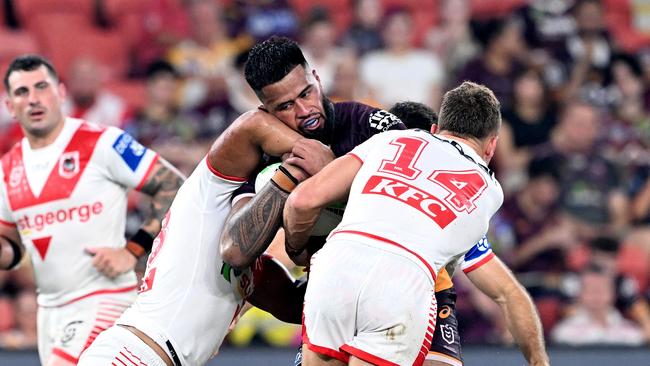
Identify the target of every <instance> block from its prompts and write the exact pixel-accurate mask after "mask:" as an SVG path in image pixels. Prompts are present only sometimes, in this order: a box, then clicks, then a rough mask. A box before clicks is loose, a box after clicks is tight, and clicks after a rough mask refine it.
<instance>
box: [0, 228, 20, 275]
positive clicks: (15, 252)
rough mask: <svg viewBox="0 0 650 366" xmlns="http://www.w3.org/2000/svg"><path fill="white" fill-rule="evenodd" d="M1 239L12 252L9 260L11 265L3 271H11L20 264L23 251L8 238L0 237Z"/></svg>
mask: <svg viewBox="0 0 650 366" xmlns="http://www.w3.org/2000/svg"><path fill="white" fill-rule="evenodd" d="M2 237H3V238H4V239H5V240H6V241H7V243H9V246H10V247H11V251H12V252H13V255H14V257H13V259H12V260H11V263H9V266H8V267H7V268H5V269H7V270H9V269H13V268H15V267H16V266H17V265H18V263H20V261H21V259H23V250H22V249H21V246H20V244H18V243H16V242H15V241H13V240H11V239H10V238H9V237H6V236H4V235H2Z"/></svg>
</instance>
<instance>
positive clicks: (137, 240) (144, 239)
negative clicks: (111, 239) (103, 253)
mask: <svg viewBox="0 0 650 366" xmlns="http://www.w3.org/2000/svg"><path fill="white" fill-rule="evenodd" d="M153 240H154V237H153V236H151V234H149V233H148V232H146V231H145V230H143V229H140V230H138V231H137V232H136V233H135V234H134V235H133V236H132V237H131V238H130V239H129V241H128V242H127V243H126V246H125V249H126V250H128V251H129V252H130V253H131V254H133V256H135V258H136V259H137V258H140V257H142V256H144V255H145V254H147V252H150V251H151V247H152V246H153Z"/></svg>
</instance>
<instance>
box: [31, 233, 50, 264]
mask: <svg viewBox="0 0 650 366" xmlns="http://www.w3.org/2000/svg"><path fill="white" fill-rule="evenodd" d="M51 240H52V237H51V236H47V237H45V238H40V239H32V243H34V247H36V250H37V251H38V254H40V255H41V259H42V260H45V255H47V250H48V249H49V248H50V241H51Z"/></svg>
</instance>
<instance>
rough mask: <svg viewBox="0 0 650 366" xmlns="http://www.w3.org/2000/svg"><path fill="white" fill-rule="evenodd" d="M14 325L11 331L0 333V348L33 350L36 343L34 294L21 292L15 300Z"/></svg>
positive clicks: (36, 306) (35, 304)
mask: <svg viewBox="0 0 650 366" xmlns="http://www.w3.org/2000/svg"><path fill="white" fill-rule="evenodd" d="M14 304H15V314H16V325H15V326H14V328H13V329H11V330H8V331H5V332H1V333H0V348H4V349H11V350H27V349H28V350H35V349H36V346H37V342H38V338H37V336H36V312H37V310H38V305H37V303H36V294H35V293H34V292H32V291H21V292H20V293H19V294H18V296H17V297H16V300H15V302H14Z"/></svg>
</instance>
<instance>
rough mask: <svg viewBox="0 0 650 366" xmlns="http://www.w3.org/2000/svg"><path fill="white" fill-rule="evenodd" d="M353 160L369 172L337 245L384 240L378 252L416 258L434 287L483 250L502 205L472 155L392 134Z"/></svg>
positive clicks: (421, 135) (431, 140) (361, 176)
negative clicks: (359, 238)
mask: <svg viewBox="0 0 650 366" xmlns="http://www.w3.org/2000/svg"><path fill="white" fill-rule="evenodd" d="M350 154H351V155H352V156H354V157H356V158H358V159H359V160H360V161H361V162H362V163H363V165H362V167H361V169H360V170H359V172H358V173H357V176H356V177H355V179H354V182H353V184H352V187H351V190H350V196H349V199H348V204H347V207H346V210H345V213H344V215H343V220H342V222H341V224H339V226H338V227H337V228H336V229H335V230H334V232H333V233H332V234H331V235H330V237H331V236H333V235H339V234H358V235H363V236H366V237H370V238H374V239H377V240H375V241H372V242H373V243H376V245H381V246H382V247H384V248H387V249H388V250H396V251H398V252H399V253H407V252H408V253H410V255H412V256H414V257H416V258H417V259H418V260H417V261H416V262H418V263H420V264H421V265H422V266H423V269H424V270H425V271H426V272H428V273H430V274H431V277H432V279H434V280H435V278H436V273H438V271H439V270H440V269H441V268H442V267H443V266H445V265H446V264H447V263H449V262H451V261H458V260H459V259H463V258H461V257H463V256H464V255H465V254H466V252H468V251H469V250H470V249H471V248H472V247H473V246H474V245H475V244H477V243H479V244H480V242H481V239H482V238H483V236H484V235H485V233H486V232H487V229H488V223H489V220H490V218H491V217H492V215H493V214H494V213H495V212H496V210H497V209H498V208H499V207H500V206H501V203H502V202H503V191H502V189H501V186H500V185H499V183H498V182H497V180H496V179H495V178H494V177H493V176H492V174H491V173H490V172H489V170H488V169H487V167H486V164H485V162H484V161H483V159H481V158H480V157H479V156H478V154H476V152H475V151H474V150H473V149H471V148H470V147H469V146H467V145H465V144H462V143H459V142H455V141H452V140H446V139H444V138H442V137H440V136H433V135H431V134H430V133H428V132H426V131H422V130H407V131H387V132H385V133H381V134H378V135H375V136H373V137H372V138H371V139H370V140H368V141H367V142H365V143H363V144H361V145H359V146H357V147H356V148H355V149H354V150H352V151H351V152H350ZM379 241H382V242H383V243H380V242H379ZM386 244H392V245H386ZM486 249H487V248H486ZM476 254H478V253H476ZM471 257H473V255H472V256H470V258H467V259H468V260H469V261H467V260H466V261H465V262H466V264H465V265H463V267H464V269H466V268H468V267H469V266H471V265H472V264H471V262H473V261H472V259H474V258H471Z"/></svg>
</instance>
